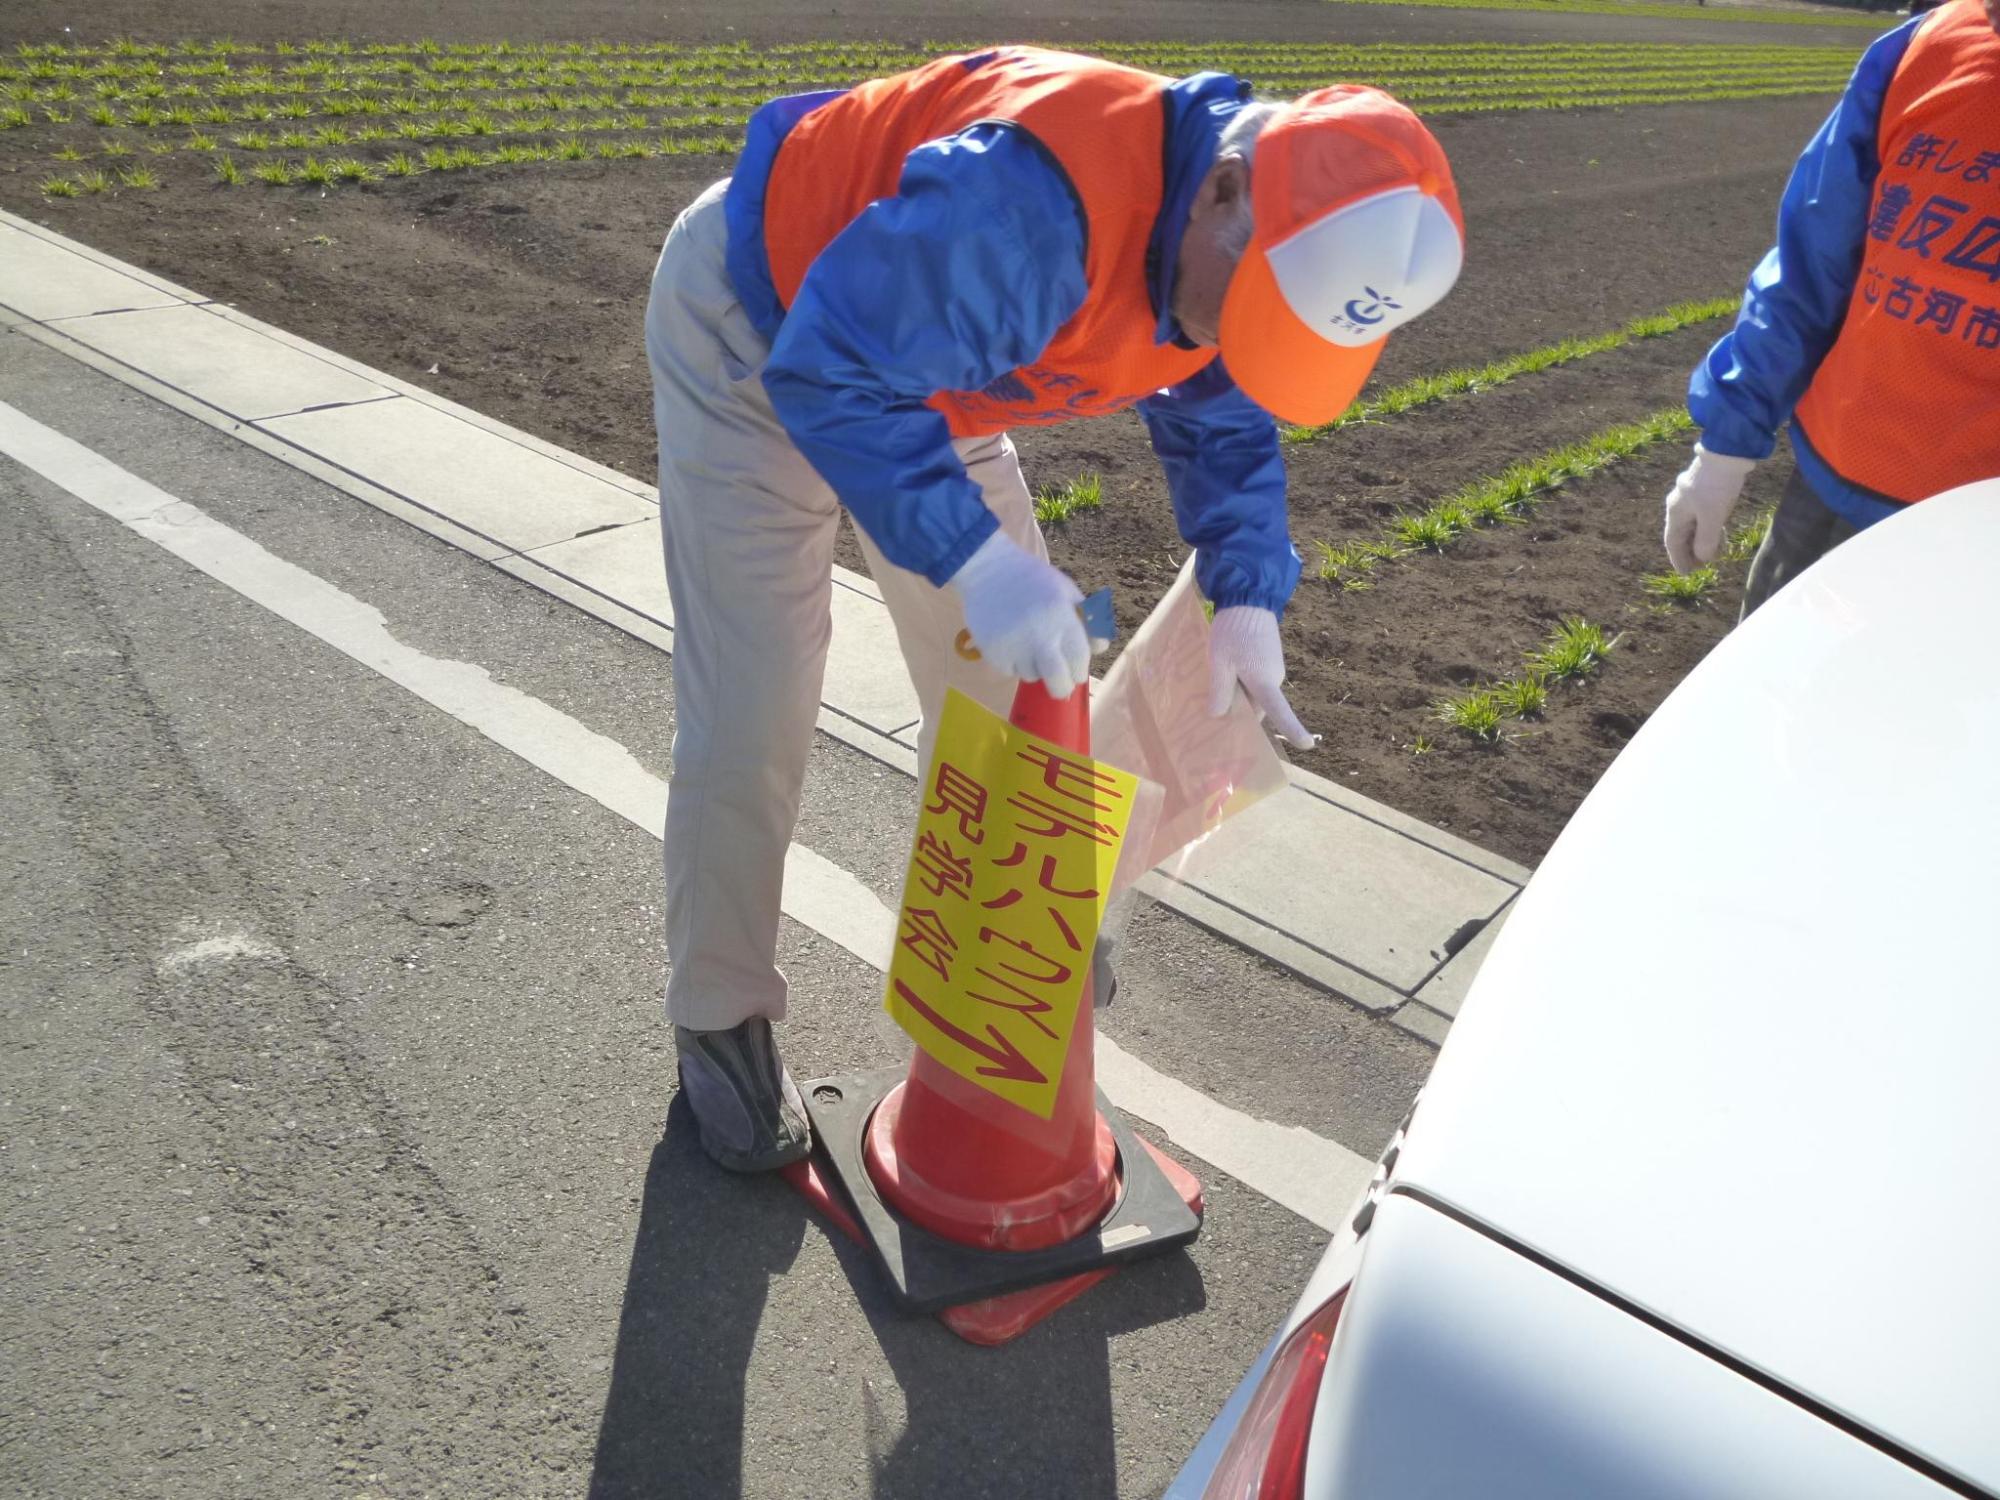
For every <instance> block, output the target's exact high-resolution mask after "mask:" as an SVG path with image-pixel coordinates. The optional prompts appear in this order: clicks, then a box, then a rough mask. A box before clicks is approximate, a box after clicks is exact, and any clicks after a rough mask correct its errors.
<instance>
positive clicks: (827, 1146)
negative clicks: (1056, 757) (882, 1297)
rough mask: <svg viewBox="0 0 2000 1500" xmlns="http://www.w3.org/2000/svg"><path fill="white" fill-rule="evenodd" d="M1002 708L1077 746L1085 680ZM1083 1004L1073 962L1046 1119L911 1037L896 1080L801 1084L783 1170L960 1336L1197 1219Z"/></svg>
mask: <svg viewBox="0 0 2000 1500" xmlns="http://www.w3.org/2000/svg"><path fill="white" fill-rule="evenodd" d="M1012 719H1013V722H1014V724H1015V725H1017V726H1018V727H1020V728H1022V729H1026V730H1028V731H1030V732H1031V733H1033V734H1036V735H1039V736H1040V737H1042V738H1043V739H1046V740H1048V741H1050V742H1052V743H1054V744H1057V745H1060V746H1062V747H1063V748H1065V749H1067V750H1071V751H1075V752H1078V753H1080V754H1086V755H1087V754H1088V753H1089V751H1090V689H1089V684H1088V683H1086V684H1084V685H1083V686H1081V687H1079V688H1078V689H1077V690H1076V691H1075V692H1074V693H1072V694H1071V695H1070V696H1069V697H1067V698H1063V699H1056V698H1052V697H1051V696H1050V695H1049V693H1048V691H1047V690H1046V689H1045V688H1043V686H1042V685H1041V684H1040V683H1037V682H1029V683H1023V684H1022V685H1021V687H1020V688H1019V690H1018V691H1017V692H1016V694H1015V697H1014V711H1013V714H1012ZM1092 1010H1093V996H1092V993H1091V985H1090V981H1089V976H1088V975H1087V974H1086V976H1085V981H1084V985H1083V989H1082V993H1081V995H1080V997H1079V999H1078V1012H1079V1013H1078V1015H1077V1016H1076V1018H1075V1021H1074V1024H1073V1025H1072V1026H1071V1029H1070V1036H1069V1045H1068V1050H1067V1051H1066V1053H1065V1054H1064V1064H1063V1071H1062V1077H1061V1079H1060V1081H1059V1082H1058V1084H1057V1091H1056V1099H1055V1105H1054V1108H1053V1109H1052V1110H1051V1112H1050V1115H1049V1118H1047V1119H1046V1120H1045V1119H1042V1118H1041V1117H1040V1116H1038V1115H1035V1114H1033V1113H1031V1112H1030V1111H1028V1110H1026V1109H1023V1108H1021V1107H1020V1106H1019V1105H1017V1104H1014V1103H1012V1102H1011V1101H1009V1100H1006V1099H1003V1098H1001V1097H999V1096H998V1095H996V1094H993V1093H991V1092H989V1091H987V1090H986V1089H983V1088H980V1087H979V1086H977V1085H976V1084H974V1083H972V1082H970V1081H968V1080H967V1079H965V1078H963V1077H961V1076H960V1075H959V1074H957V1073H955V1072H953V1071H952V1070H951V1069H949V1068H947V1067H945V1066H944V1065H943V1064H941V1063H939V1062H937V1061H936V1060H935V1059H933V1058H932V1057H931V1056H930V1055H929V1054H928V1053H927V1052H925V1051H923V1050H922V1049H918V1050H917V1051H916V1052H915V1053H914V1054H913V1056H912V1058H911V1062H910V1067H909V1070H908V1074H907V1076H905V1077H904V1078H902V1079H901V1080H900V1081H898V1080H895V1079H893V1078H891V1079H881V1078H880V1077H879V1076H871V1075H849V1076H843V1077H837V1078H830V1079H816V1080H813V1081H812V1082H810V1083H808V1084H806V1085H805V1089H804V1092H805V1094H806V1099H807V1108H808V1110H809V1112H810V1113H811V1114H812V1117H813V1125H814V1133H815V1136H816V1137H817V1140H818V1144H819V1147H820V1153H819V1154H818V1155H816V1156H815V1158H813V1159H812V1160H810V1161H807V1162H802V1163H800V1164H798V1165H797V1166H795V1167H790V1168H787V1169H786V1176H787V1178H788V1179H789V1180H790V1181H791V1183H792V1184H793V1186H794V1187H796V1188H797V1189H798V1190H799V1191H800V1192H802V1193H804V1194H805V1195H806V1196H807V1197H808V1198H809V1199H811V1200H812V1201H813V1202H814V1203H815V1204H817V1205H818V1206H820V1207H821V1208H822V1209H823V1210H824V1211H825V1212H827V1214H828V1215H829V1217H831V1218H833V1219H834V1221H835V1222H836V1223H837V1224H838V1225H839V1226H840V1227H841V1228H842V1229H843V1230H845V1231H846V1232H847V1233H848V1234H849V1235H851V1236H853V1237H854V1238H856V1239H858V1240H861V1241H863V1242H864V1243H868V1244H871V1245H872V1247H873V1248H874V1249H875V1251H876V1252H877V1254H878V1255H879V1256H880V1257H881V1259H882V1261H883V1264H884V1266H885V1268H886V1269H887V1270H888V1271H889V1273H890V1276H891V1278H892V1280H893V1281H894V1282H895V1285H896V1290H897V1292H898V1295H899V1296H900V1297H902V1299H903V1300H904V1301H905V1302H906V1303H907V1304H909V1305H911V1306H916V1307H923V1308H926V1309H930V1310H935V1311H937V1312H938V1315H939V1317H940V1318H941V1319H942V1320H943V1321H944V1323H945V1324H946V1326H947V1327H949V1328H951V1329H952V1330H953V1332H955V1333H957V1334H959V1335H960V1336H961V1337H963V1338H965V1339H968V1340H970V1341H971V1342H973V1343H980V1344H998V1343H1003V1342H1005V1341H1006V1340H1008V1339H1011V1338H1013V1337H1015V1336H1016V1335H1018V1334H1020V1333H1022V1332H1024V1331H1025V1330H1026V1329H1028V1328H1029V1327H1031V1326H1033V1325H1034V1324H1035V1323H1037V1322H1039V1321H1040V1320H1041V1319H1043V1318H1045V1317H1047V1316H1048V1315H1049V1314H1050V1313H1052V1312H1054V1311H1055V1310H1056V1309H1057V1308H1059V1307H1061V1306H1063V1305H1064V1304H1065V1303H1067V1302H1069V1301H1071V1300H1073V1299H1074V1298H1076V1297H1078V1296H1080V1295H1081V1294H1082V1293H1083V1292H1084V1291H1086V1290H1088V1289H1089V1288H1090V1287H1092V1286H1094V1285H1096V1284H1097V1283H1098V1282H1099V1281H1101V1280H1103V1279H1104V1278H1105V1277H1106V1276H1109V1275H1110V1274H1111V1273H1112V1272H1113V1271H1114V1270H1116V1269H1117V1265H1118V1263H1119V1262H1122V1261H1123V1260H1126V1259H1131V1258H1133V1257H1135V1256H1137V1255H1140V1254H1145V1253H1147V1252H1149V1251H1157V1250H1164V1249H1168V1248H1171V1247H1172V1246H1174V1245H1179V1244H1185V1243H1186V1242H1187V1241H1189V1240H1191V1239H1193V1238H1194V1236H1195V1234H1196V1232H1197V1231H1198V1230H1199V1228H1200V1224H1201V1201H1202V1200H1201V1184H1200V1183H1199V1182H1198V1181H1196V1180H1195V1178H1194V1176H1193V1175H1192V1174H1191V1173H1189V1172H1188V1171H1186V1170H1185V1169H1184V1168H1182V1167H1181V1166H1180V1165H1179V1164H1178V1163H1176V1162H1174V1161H1173V1160H1171V1159H1170V1158H1168V1157H1167V1156H1165V1155H1164V1154H1163V1153H1161V1152H1160V1151H1158V1150H1157V1149H1156V1148H1154V1147H1153V1145H1152V1143H1151V1142H1148V1141H1144V1140H1141V1139H1140V1138H1139V1137H1138V1136H1137V1135H1135V1134H1133V1133H1132V1132H1131V1131H1130V1130H1129V1129H1128V1128H1126V1127H1125V1126H1123V1125H1122V1124H1114V1123H1113V1122H1111V1121H1109V1120H1107V1119H1106V1118H1105V1115H1104V1114H1103V1112H1102V1111H1100V1110H1099V1108H1098V1105H1097V1089H1096V1056H1095V1045H1094V1044H1095V1038H1096V1027H1095V1025H1094V1023H1093V1019H1092ZM871 1085H872V1087H871ZM835 1182H838V1183H839V1184H840V1186H841V1187H843V1188H845V1189H846V1194H845V1199H844V1200H843V1198H842V1195H840V1194H838V1193H836V1192H835V1191H834V1190H833V1186H832V1184H833V1183H835ZM850 1209H851V1210H852V1212H850ZM954 1294H955V1295H954Z"/></svg>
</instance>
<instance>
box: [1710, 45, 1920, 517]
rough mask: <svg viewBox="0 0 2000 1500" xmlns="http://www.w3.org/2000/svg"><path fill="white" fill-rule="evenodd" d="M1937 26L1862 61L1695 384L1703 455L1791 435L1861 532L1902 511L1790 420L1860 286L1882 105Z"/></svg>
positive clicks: (1825, 493)
mask: <svg viewBox="0 0 2000 1500" xmlns="http://www.w3.org/2000/svg"><path fill="white" fill-rule="evenodd" d="M1927 19H1928V16H1917V17H1914V18H1913V19H1911V20H1910V21H1909V22H1907V23H1906V24H1904V25H1902V26H1899V27H1897V28H1896V29H1895V30H1894V31H1892V32H1890V33H1888V35H1886V36H1883V37H1878V38H1877V39H1876V41H1875V42H1874V44H1873V45H1872V46H1870V47H1869V49H1868V50H1867V52H1866V53H1864V54H1863V55H1862V58H1861V61H1860V63H1859V65H1857V66H1856V68H1855V70H1854V76H1853V77H1852V78H1851V79H1849V80H1848V84H1847V91H1846V92H1845V93H1844V94H1842V95H1841V99H1840V102H1839V103H1838V104H1836V105H1835V106H1834V108H1833V113H1832V114H1830V115H1828V116H1827V117H1826V123H1825V124H1824V125H1822V126H1820V128H1819V133H1818V134H1817V135H1815V136H1814V137H1813V138H1812V140H1811V141H1810V142H1809V143H1808V144H1807V146H1806V149H1805V152H1804V154H1803V155H1801V156H1800V157H1799V160H1798V165H1797V166H1795V167H1794V168H1793V169H1792V177H1791V181H1790V182H1789V183H1787V184H1786V186H1785V195H1784V197H1783V199H1782V200H1780V202H1779V205H1778V243H1777V244H1776V245H1775V246H1774V247H1772V249H1771V252H1770V253H1769V254H1768V255H1766V256H1765V257H1764V259H1763V260H1762V261H1761V262H1760V263H1759V264H1758V266H1757V269H1756V270H1754V271H1752V272H1751V273H1750V283H1749V286H1748V287H1747V288H1746V289H1745V291H1744V293H1743V310H1742V311H1741V312H1740V313H1738V314H1737V318H1736V326H1735V327H1734V328H1732V329H1731V330H1730V331H1729V332H1728V333H1726V334H1724V335H1723V336H1722V337H1721V338H1720V339H1718V340H1717V341H1716V344H1715V347H1714V348H1713V349H1711V350H1709V351H1708V358H1706V359H1705V360H1703V361H1702V362H1701V364H1700V365H1698V366H1697V367H1696V369H1695V372H1694V376H1693V378H1692V379H1691V380H1690V381H1689V382H1688V411H1689V412H1690V413H1691V414H1692V415H1693V417H1694V419H1695V421H1696V423H1697V424H1699V426H1700V427H1701V429H1702V437H1701V441H1702V446H1703V447H1705V448H1708V449H1709V450H1711V451H1712V452H1715V453H1727V454H1733V455H1734V456H1736V457H1738V458H1768V457H1769V456H1770V454H1771V450H1772V449H1773V448H1774V447H1775V446H1776V444H1777V433H1778V429H1779V428H1780V427H1783V426H1785V425H1786V424H1787V423H1788V422H1789V423H1790V424H1791V432H1792V449H1793V451H1794V452H1795V453H1796V454H1797V455H1798V461H1799V472H1800V474H1801V475H1802V476H1803V477H1804V479H1805V481H1806V483H1807V484H1808V485H1810V486H1811V487H1812V491H1813V493H1814V494H1816V495H1818V496H1819V497H1820V499H1822V500H1824V501H1825V502H1826V503H1827V505H1828V507H1829V508H1831V509H1832V510H1833V511H1835V512H1836V513H1838V514H1839V515H1841V516H1842V517H1844V518H1845V519H1847V520H1849V521H1851V522H1853V523H1854V524H1855V525H1856V526H1870V525H1873V524H1874V523H1875V522H1877V521H1879V520H1881V519H1882V518H1883V517H1885V516H1888V515H1893V514H1894V513H1895V512H1896V511H1898V510H1901V509H1902V508H1903V507H1902V505H1901V504H1900V503H1898V502H1897V501H1894V500H1891V499H1888V498H1886V497H1885V496H1882V495H1878V494H1876V493H1875V492H1874V491H1873V490H1869V489H1864V488H1863V487H1861V486H1860V485H1858V484H1853V483H1851V482H1849V481H1848V480H1846V479H1843V478H1841V476H1840V475H1839V474H1837V473H1835V472H1834V471H1833V469H1832V468H1831V467H1829V466H1828V464H1827V463H1826V461H1825V460H1824V459H1822V458H1821V457H1820V456H1819V454H1818V453H1817V452H1815V451H1814V449H1813V446H1812V444H1811V442H1810V441H1808V440H1807V438H1806V435H1805V433H1804V431H1803V430H1802V429H1801V428H1800V427H1799V425H1798V423H1796V422H1793V421H1792V420H1791V418H1792V408H1793V407H1794V406H1796V405H1797V404H1798V401H1799V398H1800V397H1802V396H1803V395H1805V393H1806V387H1807V386H1809V385H1811V384H1812V378H1813V374H1814V372H1815V371H1817V370H1818V369H1819V364H1820V361H1821V360H1822V359H1824V358H1825V357H1826V353H1827V351H1828V350H1829V349H1831V348H1832V347H1833V341H1834V339H1835V338H1836V337H1838V335H1839V333H1840V325H1841V323H1842V322H1843V321H1844V320H1845V318H1846V317H1847V304H1848V300H1849V299H1850V298H1851V297H1852V296H1853V294H1854V282H1855V278H1856V277H1857V276H1858V275H1859V274H1860V270H1861V259H1862V250H1863V246H1864V244H1865V240H1866V235H1867V231H1868V207H1869V203H1870V201H1871V200H1872V198H1873V197H1874V192H1875V179H1876V176H1877V175H1878V174H1879V173H1880V171H1881V168H1882V163H1881V161H1880V160H1879V158H1878V156H1877V154H1876V147H1875V143H1876V141H1877V140H1878V139H1879V138H1880V129H1881V123H1882V101H1883V98H1884V97H1885V96H1886V95H1887V93H1888V91H1889V84H1890V82H1891V81H1892V80H1893V79H1894V78H1895V76H1896V69H1897V68H1898V67H1899V66H1901V64H1902V61H1903V54H1904V52H1906V51H1907V50H1908V49H1909V45H1910V38H1911V37H1912V36H1913V35H1914V34H1915V32H1916V29H1917V28H1918V27H1919V26H1921V25H1923V24H1924V22H1925V21H1926V20H1927Z"/></svg>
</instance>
